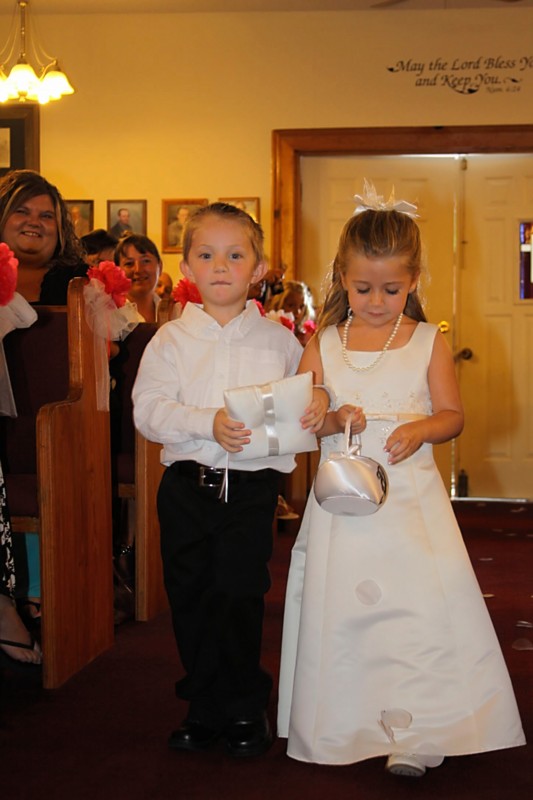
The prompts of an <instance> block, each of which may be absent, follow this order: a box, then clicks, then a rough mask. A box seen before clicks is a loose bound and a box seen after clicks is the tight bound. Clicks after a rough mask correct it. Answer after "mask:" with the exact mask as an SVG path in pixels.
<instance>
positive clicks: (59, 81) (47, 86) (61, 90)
mask: <svg viewBox="0 0 533 800" xmlns="http://www.w3.org/2000/svg"><path fill="white" fill-rule="evenodd" d="M41 85H42V88H43V90H44V92H45V94H48V95H49V97H50V100H59V98H60V97H62V96H63V95H64V94H74V89H73V88H72V86H71V85H70V82H69V79H68V78H67V76H66V75H65V73H64V72H63V70H62V69H61V68H60V66H59V64H58V63H57V61H55V62H54V63H53V64H52V65H51V69H49V68H48V67H47V68H46V69H45V70H44V74H43V75H41Z"/></svg>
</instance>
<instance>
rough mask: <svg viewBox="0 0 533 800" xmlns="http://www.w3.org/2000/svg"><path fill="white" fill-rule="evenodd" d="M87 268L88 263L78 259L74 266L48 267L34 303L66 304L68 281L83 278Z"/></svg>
mask: <svg viewBox="0 0 533 800" xmlns="http://www.w3.org/2000/svg"><path fill="white" fill-rule="evenodd" d="M88 268H89V267H88V264H86V263H85V262H84V261H80V262H79V264H78V265H77V266H76V267H74V268H72V267H58V266H56V267H52V268H51V269H49V270H48V272H47V273H46V274H45V276H44V278H43V282H42V283H41V294H40V296H39V302H38V303H35V304H34V305H41V306H66V304H67V289H68V285H69V282H70V281H71V280H72V278H79V277H82V278H84V277H85V276H86V275H87V270H88Z"/></svg>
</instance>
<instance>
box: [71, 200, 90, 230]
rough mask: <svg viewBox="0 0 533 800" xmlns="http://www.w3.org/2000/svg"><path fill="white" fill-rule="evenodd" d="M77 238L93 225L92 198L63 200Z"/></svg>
mask: <svg viewBox="0 0 533 800" xmlns="http://www.w3.org/2000/svg"><path fill="white" fill-rule="evenodd" d="M65 203H66V206H67V208H68V213H69V214H70V219H71V221H72V224H73V225H74V233H75V234H76V236H78V238H81V237H82V236H86V235H87V234H88V233H90V231H92V229H93V227H94V200H65Z"/></svg>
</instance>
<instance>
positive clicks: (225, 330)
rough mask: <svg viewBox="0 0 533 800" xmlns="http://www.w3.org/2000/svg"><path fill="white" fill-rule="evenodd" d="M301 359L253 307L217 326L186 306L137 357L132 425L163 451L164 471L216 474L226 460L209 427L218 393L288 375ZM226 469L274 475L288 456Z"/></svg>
mask: <svg viewBox="0 0 533 800" xmlns="http://www.w3.org/2000/svg"><path fill="white" fill-rule="evenodd" d="M301 355H302V347H301V345H300V343H299V342H298V340H297V339H296V337H295V336H294V334H292V333H291V332H290V331H289V330H288V329H287V328H285V327H284V326H283V325H280V324H279V323H278V322H273V321H272V320H268V319H265V318H264V317H262V316H261V314H260V312H259V309H258V308H257V305H256V304H255V303H254V302H253V301H248V303H247V304H246V309H245V310H244V311H243V312H242V314H239V316H238V317H236V318H235V319H233V320H231V322H229V323H228V324H227V325H225V326H223V327H221V326H220V325H219V324H218V322H216V321H215V320H214V319H213V317H211V316H210V315H209V314H206V313H205V311H203V309H202V307H201V306H199V305H196V304H194V303H187V305H186V306H185V309H184V311H183V314H182V316H181V317H180V319H178V320H173V321H171V322H167V323H166V324H165V325H163V326H162V327H161V328H160V330H159V331H158V332H157V333H156V335H155V336H154V337H153V339H152V340H151V341H150V342H149V344H148V345H147V347H146V350H145V351H144V355H143V357H142V360H141V363H140V365H139V371H138V374H137V379H136V381H135V385H134V387H133V392H132V397H133V405H134V414H133V416H134V421H135V425H136V427H137V428H138V429H139V430H140V431H141V433H142V434H143V435H144V436H145V437H146V438H147V439H149V440H151V441H154V442H160V443H161V444H162V445H163V450H162V452H161V462H162V463H163V464H165V465H167V466H168V465H169V464H172V463H173V462H174V461H180V460H187V461H197V462H198V463H200V464H204V465H206V466H208V467H218V468H223V467H225V466H226V455H227V453H226V450H224V449H223V448H222V447H221V446H220V445H219V444H218V443H217V442H216V441H215V439H214V436H213V421H214V418H215V414H216V413H217V411H218V410H219V409H220V408H222V407H223V406H224V395H223V393H224V390H225V389H231V388H235V387H237V386H251V385H254V384H263V383H268V382H269V381H275V380H279V379H281V378H285V377H287V376H289V375H294V374H295V373H296V370H297V369H298V364H299V362H300V358H301ZM229 463H230V467H233V468H235V469H240V470H258V469H265V468H267V467H269V468H271V469H276V470H279V471H280V472H291V471H292V470H293V469H294V466H295V460H294V456H293V455H283V456H269V457H267V458H260V459H254V460H246V461H241V460H239V461H238V462H236V463H233V464H232V460H231V454H230V461H229Z"/></svg>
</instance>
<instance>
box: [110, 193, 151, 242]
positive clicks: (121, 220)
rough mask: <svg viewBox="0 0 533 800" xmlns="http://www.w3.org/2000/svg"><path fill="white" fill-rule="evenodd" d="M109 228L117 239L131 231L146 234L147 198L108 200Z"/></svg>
mask: <svg viewBox="0 0 533 800" xmlns="http://www.w3.org/2000/svg"><path fill="white" fill-rule="evenodd" d="M107 230H108V232H109V233H110V234H111V235H112V236H115V237H116V238H117V239H120V238H121V237H122V236H127V235H128V234H129V233H142V234H144V235H146V200H108V201H107Z"/></svg>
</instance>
